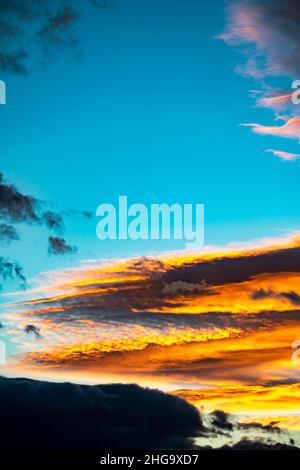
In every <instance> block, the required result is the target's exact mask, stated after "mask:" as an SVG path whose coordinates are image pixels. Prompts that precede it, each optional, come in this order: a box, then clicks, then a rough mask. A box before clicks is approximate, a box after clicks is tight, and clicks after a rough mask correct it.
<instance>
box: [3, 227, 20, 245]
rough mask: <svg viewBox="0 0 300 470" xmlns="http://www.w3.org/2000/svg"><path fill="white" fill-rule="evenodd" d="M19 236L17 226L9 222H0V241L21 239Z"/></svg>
mask: <svg viewBox="0 0 300 470" xmlns="http://www.w3.org/2000/svg"><path fill="white" fill-rule="evenodd" d="M19 238H20V237H19V235H18V232H17V231H16V229H15V227H13V226H12V225H8V224H0V242H2V241H7V242H8V243H9V242H11V241H12V240H19Z"/></svg>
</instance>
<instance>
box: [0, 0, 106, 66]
mask: <svg viewBox="0 0 300 470" xmlns="http://www.w3.org/2000/svg"><path fill="white" fill-rule="evenodd" d="M88 4H91V5H94V6H95V7H97V8H106V7H108V6H110V4H111V2H110V1H109V0H106V1H104V0H103V1H101V0H99V1H97V0H86V1H85V2H81V1H80V0H43V1H42V2H38V1H36V0H9V1H7V0H0V18H1V20H0V70H4V71H7V72H10V73H14V74H25V73H27V72H28V70H29V68H30V63H31V59H32V56H33V52H39V53H40V55H41V56H42V58H43V59H45V58H49V54H51V53H55V51H56V49H57V48H61V47H71V48H74V47H76V45H77V42H78V41H77V37H76V30H75V28H74V27H75V25H76V23H77V21H78V19H79V18H80V17H81V11H82V9H83V8H84V6H85V5H88Z"/></svg>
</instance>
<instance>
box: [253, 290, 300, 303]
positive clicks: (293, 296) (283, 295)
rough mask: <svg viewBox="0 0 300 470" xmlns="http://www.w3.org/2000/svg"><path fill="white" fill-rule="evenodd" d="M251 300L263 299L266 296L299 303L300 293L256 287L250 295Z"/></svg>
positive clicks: (266, 297)
mask: <svg viewBox="0 0 300 470" xmlns="http://www.w3.org/2000/svg"><path fill="white" fill-rule="evenodd" d="M250 297H251V299H252V300H263V299H268V298H273V299H285V300H287V301H288V302H290V303H291V304H292V305H295V306H298V305H300V295H299V294H297V292H295V291H286V292H277V291H274V290H272V289H268V290H266V289H258V290H256V291H253V292H252V293H251V295H250Z"/></svg>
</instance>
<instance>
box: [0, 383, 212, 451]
mask: <svg viewBox="0 0 300 470" xmlns="http://www.w3.org/2000/svg"><path fill="white" fill-rule="evenodd" d="M0 416H1V426H2V429H5V432H3V435H2V437H1V440H0V450H2V451H3V450H10V451H21V450H26V451H41V450H47V451H55V450H73V451H75V450H76V451H80V450H95V451H99V450H106V451H107V450H113V449H153V450H154V449H193V448H194V444H193V441H192V438H194V437H196V436H200V435H204V434H205V432H206V429H205V427H204V425H203V422H202V419H201V416H200V414H199V412H198V410H197V409H196V408H194V407H193V406H192V405H190V404H189V403H187V402H185V401H184V400H182V399H180V398H178V397H175V396H171V395H167V394H165V393H163V392H160V391H158V390H150V389H144V388H141V387H139V386H137V385H121V384H114V385H95V386H88V385H75V384H71V383H50V382H49V383H47V382H39V381H34V380H29V379H7V378H0Z"/></svg>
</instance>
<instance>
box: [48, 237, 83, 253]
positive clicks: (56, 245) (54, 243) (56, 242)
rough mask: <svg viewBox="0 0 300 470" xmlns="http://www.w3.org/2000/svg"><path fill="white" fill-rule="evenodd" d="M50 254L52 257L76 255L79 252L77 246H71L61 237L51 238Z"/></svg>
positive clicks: (49, 239)
mask: <svg viewBox="0 0 300 470" xmlns="http://www.w3.org/2000/svg"><path fill="white" fill-rule="evenodd" d="M48 241H49V254H51V255H66V254H74V253H76V251H77V248H76V246H70V245H68V244H67V243H66V240H65V239H64V238H61V237H49V238H48Z"/></svg>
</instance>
